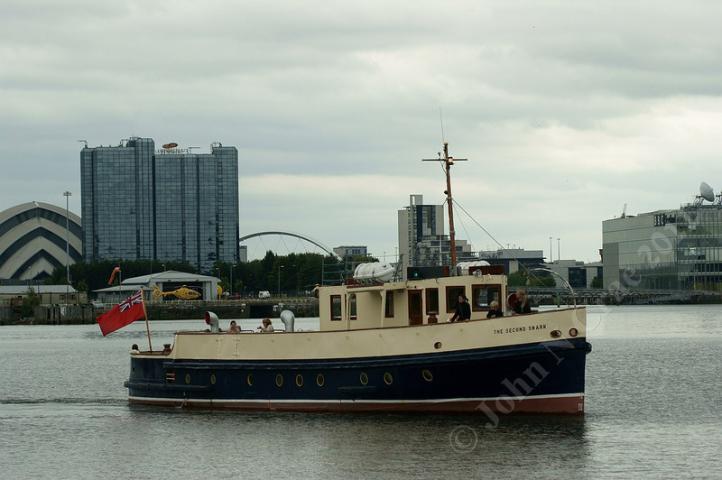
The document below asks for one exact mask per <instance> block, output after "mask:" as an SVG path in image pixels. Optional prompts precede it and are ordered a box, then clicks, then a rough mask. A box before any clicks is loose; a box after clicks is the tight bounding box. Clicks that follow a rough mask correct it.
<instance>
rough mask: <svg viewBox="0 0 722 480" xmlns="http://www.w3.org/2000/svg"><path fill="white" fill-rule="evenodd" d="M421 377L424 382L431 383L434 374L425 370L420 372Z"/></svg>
mask: <svg viewBox="0 0 722 480" xmlns="http://www.w3.org/2000/svg"><path fill="white" fill-rule="evenodd" d="M421 376H422V377H423V379H424V380H426V381H427V382H433V381H434V374H433V373H431V370H426V369H424V370H421Z"/></svg>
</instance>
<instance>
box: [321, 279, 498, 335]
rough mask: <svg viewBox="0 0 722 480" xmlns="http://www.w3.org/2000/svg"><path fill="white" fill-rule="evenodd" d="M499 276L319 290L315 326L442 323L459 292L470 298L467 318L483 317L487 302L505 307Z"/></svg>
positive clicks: (324, 328) (354, 327)
mask: <svg viewBox="0 0 722 480" xmlns="http://www.w3.org/2000/svg"><path fill="white" fill-rule="evenodd" d="M506 290H507V285H506V276H504V275H480V276H477V275H463V276H456V277H441V278H435V279H426V280H414V281H411V280H410V281H405V282H393V283H385V284H383V285H339V286H334V287H323V288H319V289H318V302H319V303H318V306H319V318H320V329H321V330H322V331H333V330H358V329H366V328H386V327H407V326H416V325H427V324H429V323H436V321H434V317H437V318H438V322H445V321H447V319H448V318H449V317H451V316H452V315H453V313H454V311H455V310H456V305H457V302H458V298H459V295H461V294H463V295H464V296H466V297H467V298H468V299H469V304H470V306H471V319H472V320H479V319H485V318H486V313H487V312H488V311H489V306H490V304H491V302H493V301H497V302H498V303H499V305H500V306H504V304H505V301H504V299H505V298H506V294H507V292H506Z"/></svg>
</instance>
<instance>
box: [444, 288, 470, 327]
mask: <svg viewBox="0 0 722 480" xmlns="http://www.w3.org/2000/svg"><path fill="white" fill-rule="evenodd" d="M470 318H471V307H470V306H469V302H468V301H467V298H466V296H465V295H459V301H458V302H457V303H456V312H454V316H453V317H451V318H450V319H449V321H450V322H455V321H457V320H458V321H459V322H463V321H464V320H469V319H470Z"/></svg>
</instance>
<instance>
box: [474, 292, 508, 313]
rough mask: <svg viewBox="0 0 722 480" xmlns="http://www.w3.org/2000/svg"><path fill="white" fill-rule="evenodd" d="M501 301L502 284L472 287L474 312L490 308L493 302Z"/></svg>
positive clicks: (500, 303)
mask: <svg viewBox="0 0 722 480" xmlns="http://www.w3.org/2000/svg"><path fill="white" fill-rule="evenodd" d="M494 301H496V302H499V305H502V302H501V285H473V286H472V287H471V309H472V311H474V312H481V311H485V310H489V305H491V302H494Z"/></svg>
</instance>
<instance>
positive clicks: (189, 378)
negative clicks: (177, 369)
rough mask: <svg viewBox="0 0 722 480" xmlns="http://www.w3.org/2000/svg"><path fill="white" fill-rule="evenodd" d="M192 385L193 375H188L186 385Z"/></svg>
mask: <svg viewBox="0 0 722 480" xmlns="http://www.w3.org/2000/svg"><path fill="white" fill-rule="evenodd" d="M190 383H191V374H190V373H186V385H190Z"/></svg>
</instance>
